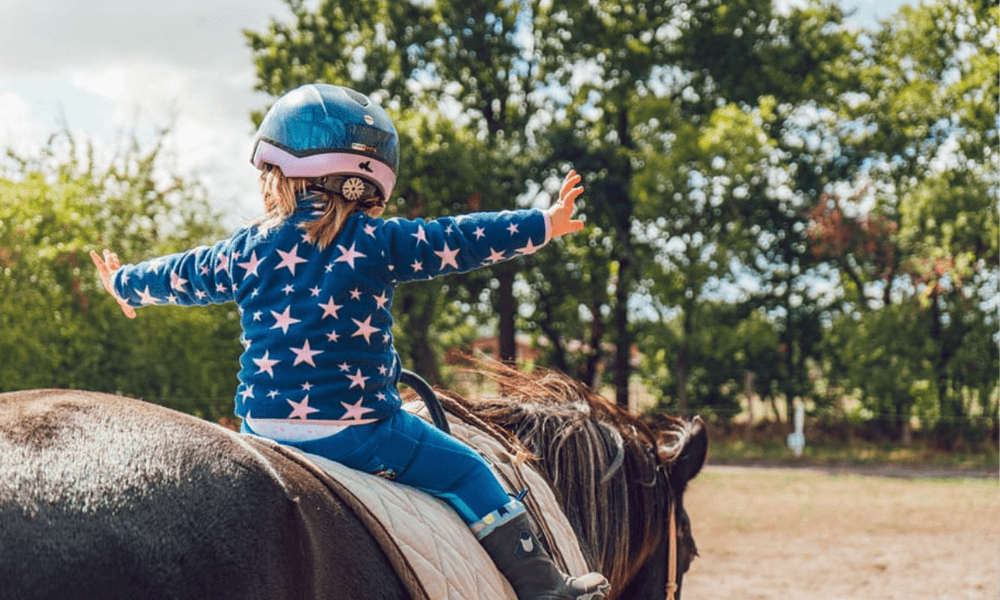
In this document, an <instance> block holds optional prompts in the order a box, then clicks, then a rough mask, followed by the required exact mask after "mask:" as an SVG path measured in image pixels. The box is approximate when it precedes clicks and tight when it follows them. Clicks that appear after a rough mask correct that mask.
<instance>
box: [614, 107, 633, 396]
mask: <svg viewBox="0 0 1000 600" xmlns="http://www.w3.org/2000/svg"><path fill="white" fill-rule="evenodd" d="M617 117H618V120H617V130H618V139H619V140H621V146H622V148H623V149H624V150H626V151H628V152H631V150H632V149H633V143H632V134H631V131H630V129H629V115H628V108H627V104H625V103H623V104H622V109H621V110H619V111H618V115H617ZM621 163H622V164H620V165H618V169H619V172H620V174H621V181H620V185H621V190H620V192H619V193H618V194H615V196H617V197H615V198H614V201H616V202H617V206H616V207H615V209H614V211H613V214H614V216H615V220H616V221H617V223H616V226H617V238H618V239H617V240H616V241H617V242H618V248H617V259H618V285H616V286H615V307H614V326H615V333H616V335H617V338H618V339H617V343H616V344H615V401H616V402H617V404H618V406H621V407H622V408H624V409H625V410H628V407H629V379H630V377H631V375H632V360H631V359H632V356H631V353H632V333H631V332H630V331H629V322H628V299H629V293H630V291H631V290H630V288H631V283H632V262H633V256H632V214H633V212H634V207H633V206H632V198H630V197H629V194H628V185H629V183H630V182H631V180H632V163H631V158H630V157H629V156H627V155H626V156H624V157H623V160H622V161H621Z"/></svg>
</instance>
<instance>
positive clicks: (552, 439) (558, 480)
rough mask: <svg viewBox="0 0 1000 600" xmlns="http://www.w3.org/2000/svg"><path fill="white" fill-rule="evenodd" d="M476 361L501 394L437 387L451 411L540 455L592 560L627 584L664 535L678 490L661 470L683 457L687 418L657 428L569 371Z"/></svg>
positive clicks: (519, 449)
mask: <svg viewBox="0 0 1000 600" xmlns="http://www.w3.org/2000/svg"><path fill="white" fill-rule="evenodd" d="M477 366H478V368H476V369H475V370H474V372H475V373H476V374H478V375H485V376H487V377H489V378H490V379H492V380H493V381H494V382H495V383H496V385H497V386H498V389H499V394H498V395H496V396H490V397H480V398H476V399H472V400H470V399H466V398H463V397H461V396H459V395H457V394H455V393H453V392H448V391H443V390H438V396H439V398H440V399H441V402H442V404H443V405H444V408H445V410H447V411H448V412H450V413H452V414H454V415H456V416H458V417H459V418H461V419H463V420H465V421H466V422H469V423H470V424H472V425H475V426H478V427H479V428H480V429H484V430H488V431H492V432H494V433H495V434H496V435H497V437H498V438H499V439H501V440H505V443H506V444H508V445H509V449H510V450H511V451H512V453H514V454H519V455H522V456H528V457H534V458H537V459H538V462H537V466H538V467H539V471H540V472H541V473H542V475H543V476H544V477H546V478H547V479H548V481H549V482H550V483H551V485H552V488H553V490H554V491H555V493H556V496H557V498H558V499H559V502H560V504H561V505H562V507H563V510H564V511H565V513H566V516H567V517H568V519H569V521H570V524H571V525H572V526H573V529H574V530H575V531H576V532H577V534H578V535H579V541H580V548H581V550H582V551H583V554H584V557H585V558H586V559H587V562H588V564H589V565H590V566H591V568H595V569H598V570H600V571H601V572H602V573H603V574H604V575H605V576H606V577H607V578H608V580H609V581H610V582H611V586H612V589H621V588H622V586H623V585H624V583H625V582H627V581H628V580H629V579H631V578H632V577H633V576H634V574H635V571H637V570H638V569H639V568H640V567H641V566H642V564H643V563H644V562H645V560H646V558H647V557H648V556H649V555H650V554H651V553H652V552H653V550H655V549H656V547H657V546H658V544H659V543H660V541H661V536H662V534H663V523H664V518H665V516H666V512H665V511H666V510H667V504H668V503H667V495H668V494H670V493H671V492H670V491H669V490H667V489H666V487H667V485H666V483H665V479H663V478H662V477H658V472H657V469H658V466H659V465H660V464H665V465H669V464H670V463H671V462H672V460H673V459H676V453H679V452H680V450H681V449H682V448H683V446H684V443H686V441H687V437H688V436H689V435H690V430H689V428H687V423H686V422H684V421H681V420H680V419H668V421H667V427H666V428H665V429H664V430H663V431H661V432H659V433H654V432H653V430H652V429H650V427H649V426H647V425H645V424H644V423H642V422H641V421H640V420H639V419H637V418H635V417H633V416H632V415H630V414H629V413H628V412H627V411H624V410H622V409H620V408H619V407H617V406H616V405H615V404H613V403H611V402H610V401H608V400H606V399H605V398H603V397H601V396H599V395H597V394H594V393H592V392H591V391H590V390H589V389H587V388H586V387H585V386H584V385H583V384H581V383H580V382H578V381H576V380H573V379H571V378H569V377H567V376H565V375H562V374H559V373H556V372H551V371H541V370H539V371H536V372H535V373H531V374H528V373H524V372H521V371H517V370H515V369H512V368H508V367H506V366H503V365H500V364H498V363H488V364H483V363H480V364H478V365H477ZM663 436H667V437H670V438H672V439H671V440H670V442H672V443H666V444H664V441H663V440H662V438H663ZM658 437H659V438H661V439H660V440H658ZM658 441H659V444H658ZM658 447H659V448H660V454H659V456H658V455H657V448H658ZM664 453H666V454H664ZM671 453H673V454H674V455H673V456H672V457H671V456H670V454H671Z"/></svg>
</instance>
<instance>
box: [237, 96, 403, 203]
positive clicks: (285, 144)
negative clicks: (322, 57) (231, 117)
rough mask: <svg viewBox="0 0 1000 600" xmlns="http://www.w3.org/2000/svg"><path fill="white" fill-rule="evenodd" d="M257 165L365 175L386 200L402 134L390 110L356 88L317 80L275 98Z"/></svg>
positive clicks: (298, 172)
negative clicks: (387, 110) (387, 112)
mask: <svg viewBox="0 0 1000 600" xmlns="http://www.w3.org/2000/svg"><path fill="white" fill-rule="evenodd" d="M250 160H251V162H252V163H253V165H254V166H255V167H257V168H258V169H261V168H263V166H264V165H265V164H271V165H275V166H277V167H279V168H280V169H281V172H282V173H283V174H284V175H285V176H286V177H308V178H313V179H319V178H328V177H331V176H356V177H361V178H363V179H364V180H367V181H369V182H371V183H372V184H374V185H375V187H376V188H378V191H379V192H380V193H381V195H382V199H383V202H384V201H387V200H388V199H389V196H390V195H391V194H392V189H393V187H395V185H396V172H397V170H398V169H399V136H398V135H397V134H396V128H395V127H394V126H393V124H392V120H391V119H390V118H389V115H388V114H386V112H385V110H383V109H382V107H381V106H379V105H378V104H376V103H375V102H373V101H372V100H371V99H370V98H369V97H368V96H366V95H364V94H362V93H360V92H356V91H354V90H352V89H350V88H346V87H342V86H339V85H329V84H325V83H311V84H307V85H303V86H301V87H298V88H295V89H294V90H292V91H290V92H288V93H286V94H285V95H284V96H282V97H281V98H278V101H277V102H275V103H274V105H273V106H272V107H271V109H270V110H268V111H267V114H266V115H264V120H263V121H261V124H260V128H259V129H258V130H257V140H256V143H255V144H254V150H253V156H252V158H251V159H250Z"/></svg>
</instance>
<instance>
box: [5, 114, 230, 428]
mask: <svg viewBox="0 0 1000 600" xmlns="http://www.w3.org/2000/svg"><path fill="white" fill-rule="evenodd" d="M162 135H166V134H165V133H164V134H162ZM161 143H162V137H161V138H160V140H159V141H157V143H155V144H154V145H153V147H152V148H151V149H146V150H144V149H142V148H140V146H139V145H138V144H137V143H132V144H131V145H128V146H126V148H127V149H126V150H125V151H124V152H123V153H122V154H120V155H119V156H117V157H116V158H115V159H114V160H113V161H112V162H111V163H110V164H109V165H108V166H106V167H101V166H99V165H97V164H96V162H95V161H94V159H93V150H92V148H91V147H90V146H89V145H88V146H87V147H86V148H84V149H83V151H82V152H81V151H80V150H81V149H80V148H79V147H78V145H77V143H76V141H75V140H74V139H73V138H72V136H70V135H69V134H62V135H58V136H53V138H51V139H50V141H49V143H48V145H47V146H46V147H45V148H44V149H43V151H42V152H41V153H40V154H39V156H33V157H22V156H17V155H13V154H11V155H9V158H10V160H11V163H12V166H11V167H10V168H9V169H8V172H7V174H5V176H4V177H2V178H0V324H2V327H3V331H4V335H3V336H2V337H0V353H2V355H3V356H4V360H3V361H2V362H0V389H2V390H3V391H8V390H16V389H26V388H37V387H69V388H82V389H90V390H96V391H106V392H117V393H124V394H128V395H132V396H139V397H145V398H147V399H150V400H153V401H156V402H160V403H162V404H165V405H168V406H172V407H174V408H178V409H181V410H185V411H187V412H191V413H193V414H197V415H200V416H204V417H207V418H213V419H217V418H220V417H222V416H223V415H226V414H230V413H231V412H232V396H233V390H234V389H235V373H236V371H237V370H238V364H239V363H238V357H239V350H240V346H239V343H238V338H239V322H238V320H237V319H236V313H235V309H234V308H233V307H212V308H210V309H207V310H204V311H184V310H182V309H178V308H169V307H165V308H152V309H147V310H146V311H143V314H141V315H140V318H139V319H136V320H135V321H129V320H128V319H125V318H124V317H123V316H122V315H121V314H120V312H119V308H118V306H117V304H116V303H115V302H113V301H112V300H111V299H110V298H108V297H107V294H106V292H105V291H104V289H103V287H102V286H101V285H100V283H99V282H98V281H97V277H96V275H95V273H94V270H93V266H92V264H91V262H90V259H89V257H88V254H89V252H90V250H93V249H99V248H101V247H103V246H105V245H106V246H111V247H114V248H115V249H116V250H117V251H118V252H119V253H120V254H121V256H122V257H123V259H125V260H129V259H134V260H140V259H144V258H151V257H153V256H156V255H160V254H164V253H168V252H172V251H177V250H180V249H182V248H186V247H187V246H188V245H189V244H195V243H198V242H207V241H210V240H212V239H214V238H215V237H217V236H219V235H220V234H221V232H220V231H219V230H218V228H217V226H216V225H215V223H216V222H217V219H216V216H215V215H214V214H213V213H212V211H211V210H209V208H208V205H207V202H206V201H205V199H204V194H203V192H202V190H201V188H200V187H199V186H198V185H197V184H196V183H193V182H189V181H185V180H183V179H180V178H176V177H175V178H172V179H171V180H169V181H167V182H165V183H164V182H162V181H161V180H158V179H157V177H156V176H155V175H154V173H155V172H157V170H158V169H160V168H161V167H160V162H159V160H158V159H159V155H160V148H161ZM150 313H158V314H150ZM192 339H197V340H199V343H198V344H191V343H190V340H192Z"/></svg>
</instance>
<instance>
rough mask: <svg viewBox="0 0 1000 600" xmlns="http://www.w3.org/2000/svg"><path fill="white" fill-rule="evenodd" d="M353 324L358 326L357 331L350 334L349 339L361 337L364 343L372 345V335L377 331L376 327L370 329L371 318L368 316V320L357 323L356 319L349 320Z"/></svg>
mask: <svg viewBox="0 0 1000 600" xmlns="http://www.w3.org/2000/svg"><path fill="white" fill-rule="evenodd" d="M351 320H352V321H354V324H355V325H357V326H358V330H357V331H355V332H354V333H353V334H351V337H358V336H363V337H364V338H365V341H366V342H368V343H369V344H371V343H372V334H373V333H376V332H377V331H378V327H372V316H371V315H368V318H367V319H365V320H364V321H359V320H357V319H351Z"/></svg>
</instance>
